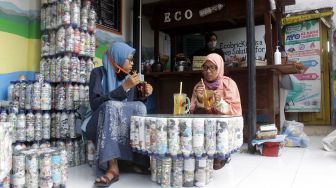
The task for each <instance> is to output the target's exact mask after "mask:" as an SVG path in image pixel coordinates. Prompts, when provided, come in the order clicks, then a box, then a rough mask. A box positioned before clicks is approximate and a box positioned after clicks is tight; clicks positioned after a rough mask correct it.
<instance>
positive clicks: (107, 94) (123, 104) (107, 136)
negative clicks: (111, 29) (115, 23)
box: [86, 42, 153, 187]
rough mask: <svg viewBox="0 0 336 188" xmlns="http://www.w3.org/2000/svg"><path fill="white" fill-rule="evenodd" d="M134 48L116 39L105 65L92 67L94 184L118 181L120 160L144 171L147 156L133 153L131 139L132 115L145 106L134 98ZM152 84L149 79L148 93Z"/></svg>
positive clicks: (90, 132)
mask: <svg viewBox="0 0 336 188" xmlns="http://www.w3.org/2000/svg"><path fill="white" fill-rule="evenodd" d="M134 52H135V49H133V48H132V47H130V46H128V45H127V44H125V43H121V42H115V43H113V44H112V45H111V46H110V47H109V48H108V50H107V51H106V52H105V53H104V55H103V66H101V67H97V68H95V69H93V70H92V73H91V78H90V90H89V95H90V107H91V109H92V112H93V113H92V117H91V119H90V120H89V122H88V124H87V126H86V134H87V137H88V139H89V140H92V141H93V142H94V143H95V145H96V149H97V150H96V151H97V158H96V168H97V169H96V175H97V177H98V178H97V179H96V180H95V185H96V186H100V187H106V186H109V185H110V184H112V183H114V182H116V181H118V179H119V168H118V162H119V164H120V162H122V161H123V162H126V161H128V164H130V163H131V164H132V168H133V167H134V171H136V172H139V173H141V172H145V170H146V169H148V166H149V160H148V157H146V156H144V155H140V154H137V153H133V152H132V150H131V147H130V143H129V131H130V127H129V126H130V117H131V116H132V115H145V114H146V113H147V112H146V106H145V105H144V104H143V103H142V102H140V101H133V99H134V90H135V86H136V85H137V84H139V82H140V81H139V78H138V75H137V74H136V73H135V74H133V75H129V73H130V71H131V69H132V67H133V54H134ZM152 91H153V88H152V86H151V85H150V84H147V83H146V87H145V92H146V95H147V96H149V95H151V94H152Z"/></svg>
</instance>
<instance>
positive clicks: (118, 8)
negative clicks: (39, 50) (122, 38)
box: [96, 0, 123, 35]
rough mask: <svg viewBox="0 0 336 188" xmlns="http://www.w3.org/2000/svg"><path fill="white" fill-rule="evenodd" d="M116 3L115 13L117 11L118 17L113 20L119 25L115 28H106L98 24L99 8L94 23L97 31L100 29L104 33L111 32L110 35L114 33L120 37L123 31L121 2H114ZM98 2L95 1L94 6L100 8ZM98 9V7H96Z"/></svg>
mask: <svg viewBox="0 0 336 188" xmlns="http://www.w3.org/2000/svg"><path fill="white" fill-rule="evenodd" d="M114 1H115V2H116V3H117V11H118V13H119V14H118V15H117V17H116V18H115V19H114V20H113V21H115V22H117V23H119V24H117V26H116V27H112V26H106V25H103V24H100V23H99V18H100V17H101V10H100V9H101V8H100V7H99V11H98V10H96V11H97V17H98V18H97V22H96V25H97V28H98V29H101V30H104V31H107V32H112V33H115V34H118V35H122V31H123V28H122V24H123V22H122V21H123V20H122V18H123V17H122V15H123V11H122V10H123V1H122V0H114ZM100 2H101V0H96V3H97V4H96V6H100ZM97 8H98V7H97Z"/></svg>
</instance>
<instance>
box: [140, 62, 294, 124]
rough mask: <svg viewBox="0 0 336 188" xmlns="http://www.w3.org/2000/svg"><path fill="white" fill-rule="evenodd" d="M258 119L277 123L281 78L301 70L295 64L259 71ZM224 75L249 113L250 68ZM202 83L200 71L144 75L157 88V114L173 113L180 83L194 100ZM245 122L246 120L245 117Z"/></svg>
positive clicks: (260, 68) (231, 70)
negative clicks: (237, 92)
mask: <svg viewBox="0 0 336 188" xmlns="http://www.w3.org/2000/svg"><path fill="white" fill-rule="evenodd" d="M256 71H257V73H256V75H257V76H256V86H257V88H256V92H257V109H256V112H257V115H259V116H260V118H261V119H262V121H265V122H267V123H274V122H277V115H278V114H279V96H278V93H279V92H278V89H279V88H278V75H279V74H295V73H298V72H299V70H298V68H297V66H296V65H295V64H286V65H267V66H258V67H256ZM225 75H226V76H228V77H230V78H232V79H233V80H234V81H235V82H236V83H237V85H238V89H239V92H240V97H241V102H242V108H243V115H244V117H245V114H246V113H247V99H248V96H247V89H248V87H247V84H248V74H247V68H246V67H242V68H225ZM200 79H201V71H188V72H152V73H149V74H145V80H146V81H148V82H149V83H151V84H152V85H153V87H154V92H153V94H154V95H156V113H161V114H165V113H168V114H171V113H173V94H174V93H178V92H179V83H180V82H183V93H186V94H187V95H188V97H190V98H191V95H192V91H193V88H194V86H195V85H196V83H197V82H199V81H200ZM245 118H246V117H245Z"/></svg>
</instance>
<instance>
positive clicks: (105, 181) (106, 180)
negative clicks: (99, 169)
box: [94, 170, 119, 187]
mask: <svg viewBox="0 0 336 188" xmlns="http://www.w3.org/2000/svg"><path fill="white" fill-rule="evenodd" d="M106 174H111V175H113V177H112V178H110V177H108V176H107V175H106ZM106 174H105V175H103V176H101V177H99V178H97V179H96V180H95V183H94V185H95V186H96V187H108V186H110V185H111V184H112V183H115V182H117V181H118V180H119V174H117V173H116V172H115V171H114V170H108V171H107V172H106ZM97 180H99V181H97Z"/></svg>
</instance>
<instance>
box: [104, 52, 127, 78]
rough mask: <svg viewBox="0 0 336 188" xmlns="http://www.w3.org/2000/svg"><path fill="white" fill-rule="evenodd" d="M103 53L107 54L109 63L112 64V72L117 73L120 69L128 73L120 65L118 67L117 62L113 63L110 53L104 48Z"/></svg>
mask: <svg viewBox="0 0 336 188" xmlns="http://www.w3.org/2000/svg"><path fill="white" fill-rule="evenodd" d="M105 53H106V54H107V57H108V60H109V62H110V64H111V65H112V68H113V69H114V72H115V73H117V74H119V73H120V71H122V72H124V73H125V74H128V72H127V71H126V70H125V69H123V68H122V67H120V66H119V65H118V64H117V63H115V62H114V61H113V59H112V57H111V55H110V54H109V53H108V51H107V50H106V51H105ZM116 68H118V69H119V70H118V71H117V70H116Z"/></svg>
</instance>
